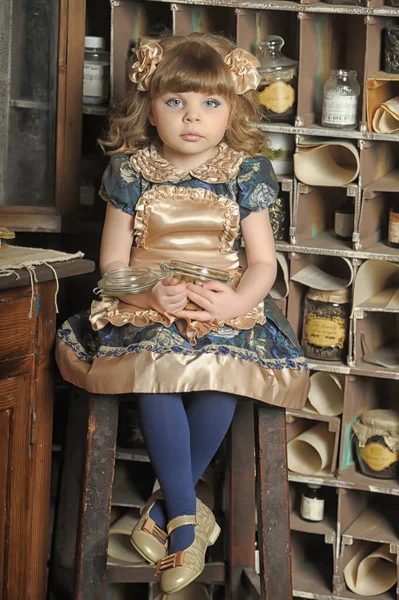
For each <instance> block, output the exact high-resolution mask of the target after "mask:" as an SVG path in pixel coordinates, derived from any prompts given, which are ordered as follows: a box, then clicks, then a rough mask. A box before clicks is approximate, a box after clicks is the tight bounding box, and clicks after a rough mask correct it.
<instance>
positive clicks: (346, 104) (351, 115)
mask: <svg viewBox="0 0 399 600" xmlns="http://www.w3.org/2000/svg"><path fill="white" fill-rule="evenodd" d="M322 121H323V123H325V124H327V125H356V123H357V96H339V95H334V96H331V97H328V96H325V97H324V103H323V117H322Z"/></svg>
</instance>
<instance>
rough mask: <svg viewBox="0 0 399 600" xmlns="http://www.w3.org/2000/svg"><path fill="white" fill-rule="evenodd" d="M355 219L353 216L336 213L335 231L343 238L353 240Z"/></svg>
mask: <svg viewBox="0 0 399 600" xmlns="http://www.w3.org/2000/svg"><path fill="white" fill-rule="evenodd" d="M353 225H354V217H353V215H351V214H345V213H338V212H337V213H335V218H334V230H335V233H336V234H337V235H340V236H341V237H346V238H351V237H352V233H353Z"/></svg>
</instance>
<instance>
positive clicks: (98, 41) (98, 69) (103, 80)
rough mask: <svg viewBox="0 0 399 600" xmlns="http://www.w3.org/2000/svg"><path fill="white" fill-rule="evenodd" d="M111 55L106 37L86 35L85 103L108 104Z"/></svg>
mask: <svg viewBox="0 0 399 600" xmlns="http://www.w3.org/2000/svg"><path fill="white" fill-rule="evenodd" d="M109 67H110V56H109V52H107V51H106V50H105V38H102V37H94V36H86V37H85V56H84V68H83V104H107V103H108V95H109Z"/></svg>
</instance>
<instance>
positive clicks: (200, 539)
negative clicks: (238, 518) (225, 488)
mask: <svg viewBox="0 0 399 600" xmlns="http://www.w3.org/2000/svg"><path fill="white" fill-rule="evenodd" d="M183 525H194V526H195V537H194V541H193V543H192V544H191V546H189V547H188V548H187V549H186V550H183V551H180V552H175V553H174V554H169V555H168V556H165V558H162V559H161V560H159V561H158V562H157V570H156V573H155V574H156V575H161V579H160V581H159V585H160V588H161V590H162V591H163V593H164V594H174V593H175V592H178V591H180V590H182V589H183V588H185V587H186V586H187V585H189V584H190V583H191V582H192V581H194V580H195V579H197V577H198V576H199V575H201V573H202V571H203V570H204V567H205V553H206V549H207V547H208V546H212V545H213V544H214V543H215V542H216V540H217V539H218V537H219V534H220V527H219V525H218V524H217V523H216V520H215V517H214V515H213V513H212V512H211V511H210V510H209V508H208V507H207V506H205V504H203V503H202V502H201V500H198V498H197V514H196V515H185V516H182V517H176V518H175V519H172V520H171V521H170V522H169V523H168V535H170V534H171V532H172V531H174V530H175V529H176V528H177V527H182V526H183Z"/></svg>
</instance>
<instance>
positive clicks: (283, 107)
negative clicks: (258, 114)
mask: <svg viewBox="0 0 399 600" xmlns="http://www.w3.org/2000/svg"><path fill="white" fill-rule="evenodd" d="M283 46H284V40H283V38H282V37H280V36H279V35H268V36H267V37H266V38H265V39H264V40H262V41H261V42H260V44H259V47H260V49H261V51H262V54H263V56H262V58H261V59H260V63H261V66H260V67H259V69H258V71H259V74H260V77H261V78H260V84H259V87H258V93H259V103H260V104H261V107H262V112H263V115H264V118H265V120H266V121H278V122H285V123H294V121H295V114H296V101H297V87H298V61H296V60H293V59H291V58H287V57H286V56H284V55H283V54H282V52H281V49H282V47H283Z"/></svg>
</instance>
